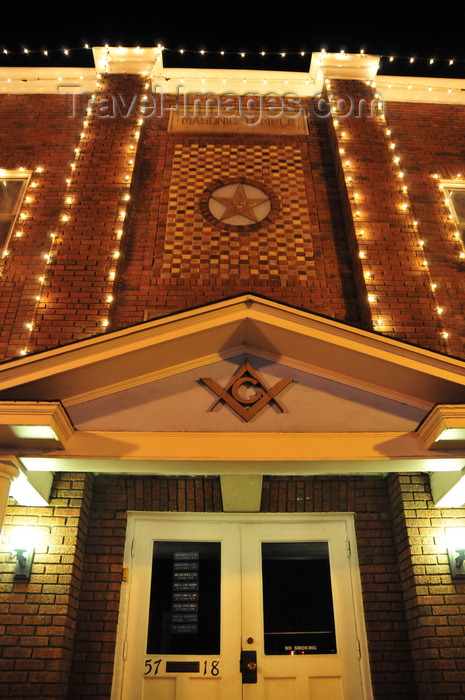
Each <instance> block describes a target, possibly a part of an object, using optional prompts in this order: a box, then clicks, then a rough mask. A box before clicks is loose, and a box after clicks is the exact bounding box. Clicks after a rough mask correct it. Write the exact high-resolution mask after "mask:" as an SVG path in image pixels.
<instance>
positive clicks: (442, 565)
mask: <svg viewBox="0 0 465 700" xmlns="http://www.w3.org/2000/svg"><path fill="white" fill-rule="evenodd" d="M388 483H389V489H390V496H391V508H392V515H393V527H394V536H395V539H396V544H397V552H398V561H399V568H400V577H401V583H402V588H403V595H404V602H405V607H406V617H407V624H408V631H409V637H410V642H411V649H412V658H413V664H414V668H415V677H416V680H417V685H418V700H437V699H438V698H441V699H442V700H463V698H464V697H465V615H464V607H463V601H464V600H465V583H462V582H458V583H457V582H456V581H452V579H451V576H450V571H449V564H448V560H447V554H446V551H445V546H444V528H446V527H448V526H452V525H454V524H457V519H458V518H460V520H461V522H463V520H462V519H463V518H465V509H463V508H462V509H457V508H456V509H448V510H446V509H437V508H434V507H433V503H432V500H431V495H430V491H429V481H428V477H427V476H426V475H424V474H412V475H408V474H392V475H391V476H390V477H389V479H388Z"/></svg>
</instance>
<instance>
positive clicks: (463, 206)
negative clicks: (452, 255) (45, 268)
mask: <svg viewBox="0 0 465 700" xmlns="http://www.w3.org/2000/svg"><path fill="white" fill-rule="evenodd" d="M442 187H443V191H444V194H445V196H446V201H447V204H448V205H449V208H450V211H451V215H452V217H453V219H454V221H455V225H456V226H457V230H458V231H459V232H460V235H461V236H462V240H463V241H464V242H465V184H460V185H457V184H456V183H454V184H452V183H449V182H443V183H442Z"/></svg>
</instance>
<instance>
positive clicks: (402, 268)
mask: <svg viewBox="0 0 465 700" xmlns="http://www.w3.org/2000/svg"><path fill="white" fill-rule="evenodd" d="M328 92H330V94H336V95H345V96H349V97H351V98H353V99H354V110H353V112H352V113H350V114H349V115H348V116H344V114H345V113H346V111H347V110H346V109H345V107H344V112H343V114H342V115H337V114H336V115H335V116H336V117H337V122H338V123H336V122H335V120H332V119H331V120H328V125H329V129H330V136H331V142H332V144H333V152H334V158H335V162H336V166H337V170H338V176H339V183H340V192H341V197H342V203H343V210H344V214H345V220H346V228H347V231H348V232H349V234H350V240H351V250H352V254H353V262H354V266H356V267H358V274H357V276H356V282H357V285H358V291H359V300H360V306H361V308H362V313H363V316H364V318H365V319H366V318H367V316H369V315H371V317H372V324H373V328H374V329H375V330H379V331H381V332H383V333H386V334H388V335H391V336H393V337H396V338H399V339H401V340H407V341H409V342H413V343H416V344H419V345H422V346H423V347H428V348H431V349H433V350H438V351H441V352H447V353H449V354H455V355H463V351H464V346H463V338H464V333H463V331H464V327H463V323H464V322H463V313H462V307H463V303H464V300H465V286H464V278H463V274H461V272H460V271H459V266H458V264H457V263H458V261H459V257H458V255H459V252H460V251H461V250H462V246H461V244H460V243H459V242H458V241H457V240H452V231H451V229H452V226H451V224H447V225H446V224H445V218H446V217H445V210H444V204H443V202H442V201H441V200H440V196H439V193H438V190H437V185H435V180H434V179H433V178H432V173H433V172H435V171H436V170H437V169H438V168H439V170H438V172H439V173H440V174H444V173H446V172H449V173H450V172H452V171H453V172H454V173H456V172H458V171H460V157H459V153H460V151H459V147H458V146H457V144H458V142H459V133H460V128H461V127H460V126H459V125H460V124H461V125H462V128H463V124H464V120H465V107H455V108H452V109H451V110H450V111H449V108H448V107H444V106H440V107H438V106H436V107H434V108H430V107H428V106H426V105H422V104H405V105H398V104H393V103H389V102H387V103H386V104H385V107H384V115H383V112H381V113H380V115H377V113H376V110H374V112H373V116H366V115H365V116H359V104H360V99H359V97H356V96H357V95H358V96H360V95H365V96H366V99H367V101H368V103H369V102H370V100H371V99H373V98H374V96H375V91H374V90H373V89H371V88H370V87H368V86H367V85H366V84H365V83H362V82H358V81H341V80H334V81H331V84H330V87H329V88H328ZM335 103H336V101H335V102H334V104H335ZM346 103H347V100H346ZM346 103H345V104H346ZM441 112H442V119H441V120H440V122H441V123H440V124H439V123H438V119H437V117H438V115H439V114H440V113H441ZM368 114H369V115H371V112H370V111H369V110H368ZM362 115H363V112H362ZM449 119H450V120H451V121H452V122H454V131H455V136H453V138H452V140H453V142H454V138H455V143H456V150H455V149H454V148H453V147H452V148H451V147H450V146H449V133H450V131H449V128H448V127H447V124H448V122H449ZM426 124H428V128H425V125H426ZM425 143H427V146H426V147H425ZM451 154H453V155H452V157H451ZM395 159H398V162H395ZM441 165H442V167H439V166H441ZM462 165H463V159H462ZM462 169H463V168H462ZM405 188H406V189H405ZM459 249H460V250H459ZM360 255H363V258H362V259H361V258H360ZM425 262H426V264H424V263H425ZM433 284H435V285H436V286H435V288H434V290H433V289H432V285H433ZM369 295H372V297H373V300H372V301H371V302H370V303H368V301H367V299H368V296H369ZM438 308H439V309H442V312H440V313H438V311H437V309H438ZM378 319H379V320H380V322H381V323H380V325H377V321H378ZM444 333H447V334H448V337H447V338H445V337H444Z"/></svg>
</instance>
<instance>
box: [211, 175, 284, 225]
mask: <svg viewBox="0 0 465 700" xmlns="http://www.w3.org/2000/svg"><path fill="white" fill-rule="evenodd" d="M273 199H274V198H273V197H272V195H271V194H270V193H268V192H266V191H265V190H264V189H263V187H262V186H261V185H258V184H256V183H252V182H251V181H250V180H245V179H242V180H236V181H233V182H216V183H214V184H213V185H212V186H211V187H209V188H208V189H207V190H206V191H205V192H204V194H203V197H202V200H201V202H200V208H201V211H202V213H203V215H204V216H205V218H206V219H208V221H209V222H210V223H212V224H214V225H215V226H218V227H219V228H224V229H227V230H237V229H239V230H253V229H256V228H258V227H259V226H260V225H261V224H262V222H265V221H267V220H269V219H270V215H271V213H272V212H273V210H274V209H275V208H276V205H275V203H274V201H273Z"/></svg>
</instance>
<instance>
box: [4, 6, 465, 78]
mask: <svg viewBox="0 0 465 700" xmlns="http://www.w3.org/2000/svg"><path fill="white" fill-rule="evenodd" d="M16 4H17V6H18V7H17V9H14V7H13V3H9V4H8V7H9V11H7V12H9V14H8V15H7V17H6V18H5V17H3V21H2V23H1V27H2V28H1V30H0V51H1V50H3V49H4V48H6V49H8V51H9V52H10V53H9V54H8V55H5V54H3V53H0V66H8V65H10V66H17V65H29V66H34V65H70V66H71V65H81V66H85V65H93V63H92V54H91V52H90V51H85V50H80V49H79V47H82V46H83V45H84V44H85V43H86V42H87V43H88V44H90V45H91V46H99V45H100V46H101V45H103V44H105V43H109V44H110V45H118V44H121V45H125V46H137V45H141V46H153V45H156V44H158V43H162V44H163V45H164V46H165V47H166V48H167V51H166V52H165V55H164V62H165V65H171V66H172V65H183V66H189V67H197V66H204V67H218V66H224V67H228V68H240V67H244V68H266V69H269V70H275V69H279V70H282V69H286V70H308V65H309V64H308V62H309V57H308V55H307V56H306V57H304V58H301V57H300V56H299V55H298V52H300V51H302V50H304V51H307V52H309V53H310V52H312V51H318V50H319V49H320V48H321V47H325V48H326V49H327V50H328V51H339V50H341V49H344V50H345V51H347V52H358V51H359V50H360V49H361V48H363V49H364V50H365V52H366V53H374V54H378V55H380V54H381V55H390V54H394V55H396V56H397V58H396V60H395V62H394V63H389V62H388V61H387V60H385V61H384V62H383V64H382V69H381V72H383V73H385V74H397V75H401V74H403V75H424V76H444V77H451V78H462V77H464V78H465V45H464V43H463V29H462V27H463V23H462V21H461V20H460V18H459V17H456V18H455V19H454V14H453V13H450V12H447V11H442V10H441V11H439V10H438V7H437V5H432V6H431V7H430V9H426V6H425V5H417V4H416V3H411V2H410V3H409V2H405V3H403V4H399V5H396V4H393V3H391V4H388V3H385V4H374V3H371V4H370V5H364V4H362V3H344V5H343V7H342V8H338V5H337V4H330V3H329V2H327V0H326V2H320V3H319V4H317V3H311V2H296V1H295V0H280V2H276V1H275V0H269V1H268V2H263V1H262V0H257V1H255V2H254V1H253V0H249V1H248V2H244V1H243V0H235V1H234V0H232V1H231V0H223V2H221V3H218V2H216V3H213V2H202V1H201V0H198V1H197V2H192V1H189V0H181V1H180V2H173V1H172V2H169V0H164V2H152V3H150V4H147V5H145V4H144V5H141V4H140V3H137V2H135V3H125V4H124V5H123V6H122V8H123V9H118V6H117V5H116V4H110V3H108V2H107V3H105V4H103V3H100V4H99V3H96V2H95V3H86V2H83V3H81V4H79V5H78V4H76V5H72V4H66V3H55V2H48V3H37V6H36V7H32V8H31V9H28V10H27V11H26V9H25V6H24V5H23V4H22V3H19V2H17V3H16ZM12 8H13V9H12ZM417 8H419V9H417ZM24 47H27V48H28V49H29V50H30V51H31V53H29V54H28V55H25V54H24V53H23V48H24ZM63 47H66V48H69V49H75V50H72V51H71V52H70V55H69V56H65V55H64V54H63V53H62V51H61V49H62V48H63ZM181 47H182V48H184V49H186V52H185V53H184V54H183V55H182V56H181V55H180V54H179V53H178V50H179V48H181ZM202 48H203V49H205V50H207V52H211V53H206V54H205V55H204V56H200V55H199V54H198V51H199V50H200V49H202ZM41 49H48V50H49V52H50V53H49V56H48V58H46V57H43V56H42V55H41V53H40V50H41ZM221 49H223V50H225V51H229V52H232V53H233V54H235V55H232V56H225V57H221V56H219V55H218V52H219V51H220V50H221ZM262 50H267V51H268V52H271V53H273V52H274V54H275V55H267V56H266V57H264V58H263V57H261V56H259V55H258V53H259V52H260V51H262ZM240 51H246V52H249V53H248V55H247V56H246V58H244V59H243V58H241V57H240V56H238V55H237V54H238V53H239V52H240ZM281 51H287V52H289V55H287V56H286V58H282V57H281V56H280V55H279V52H281ZM292 52H295V54H296V55H294V56H292V55H290V54H291V53H292ZM254 53H255V54H256V55H255V56H253V55H251V54H254ZM410 56H416V57H417V58H416V61H415V63H414V64H410V63H409V61H408V57H410ZM432 57H434V58H435V59H436V60H435V63H434V64H433V65H430V64H429V59H430V58H432ZM451 58H453V59H455V63H454V65H453V66H452V67H450V66H449V64H448V61H449V59H451Z"/></svg>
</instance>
